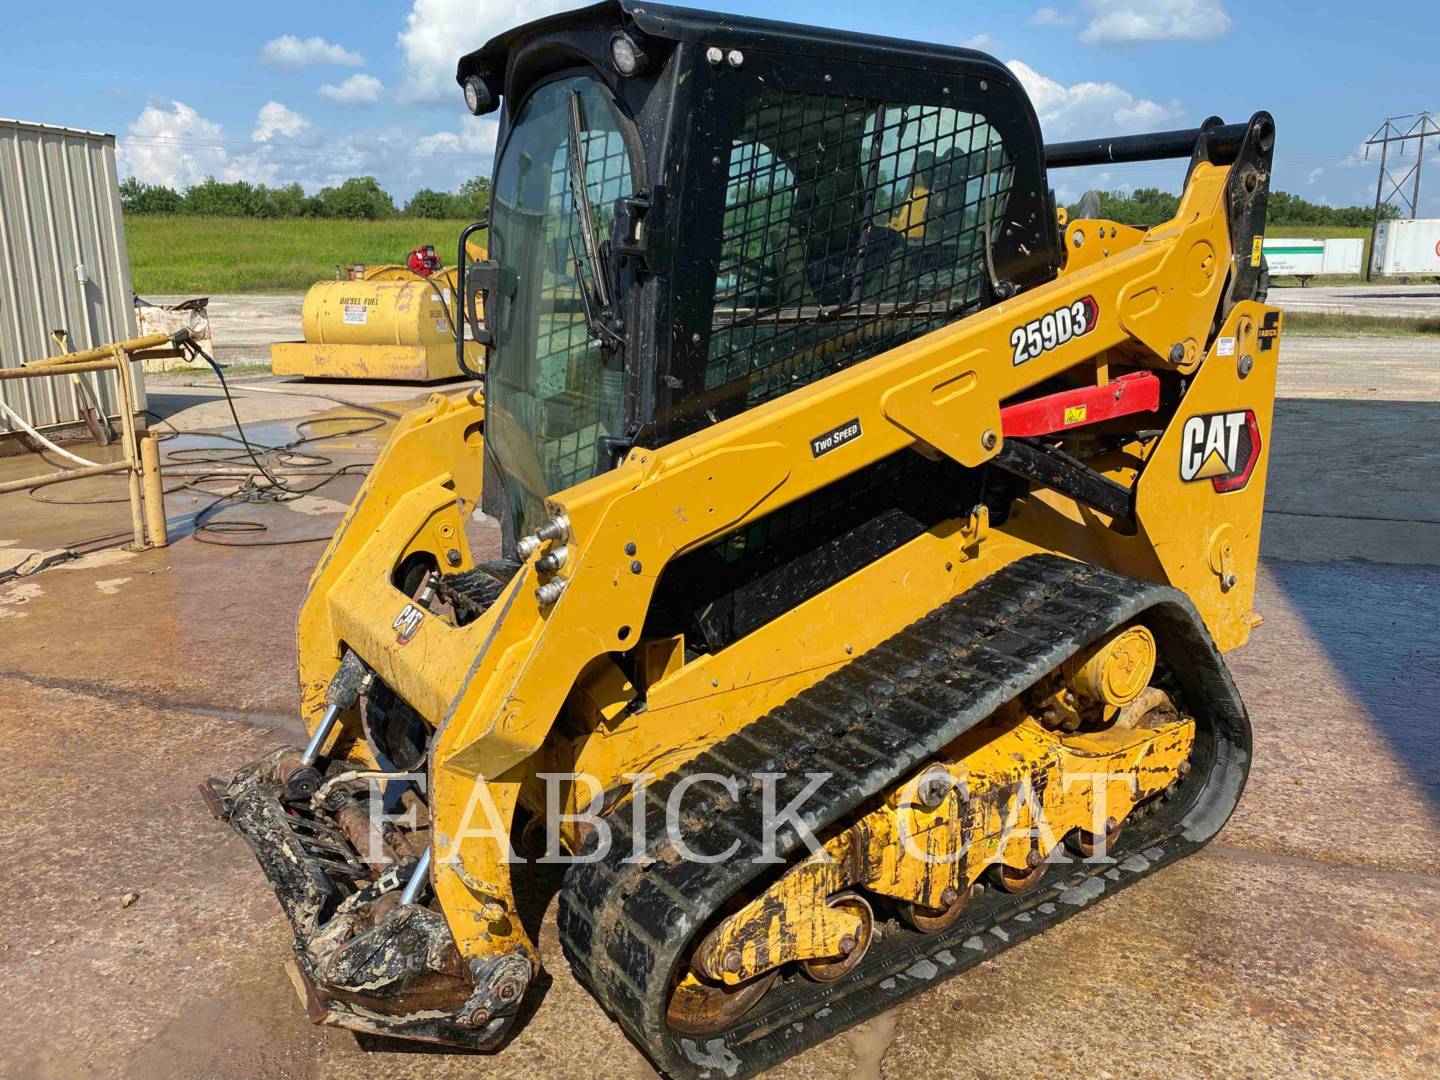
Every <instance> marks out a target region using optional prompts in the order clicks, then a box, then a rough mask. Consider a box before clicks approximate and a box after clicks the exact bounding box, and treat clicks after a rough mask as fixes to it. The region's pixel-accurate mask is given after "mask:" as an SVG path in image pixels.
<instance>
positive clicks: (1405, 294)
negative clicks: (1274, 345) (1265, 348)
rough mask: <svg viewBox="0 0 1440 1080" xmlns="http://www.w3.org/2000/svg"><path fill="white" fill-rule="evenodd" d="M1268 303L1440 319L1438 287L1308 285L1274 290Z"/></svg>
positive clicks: (1298, 308) (1288, 307)
mask: <svg viewBox="0 0 1440 1080" xmlns="http://www.w3.org/2000/svg"><path fill="white" fill-rule="evenodd" d="M1269 299H1270V303H1272V304H1274V305H1276V306H1277V307H1280V308H1283V309H1285V310H1286V311H1333V312H1340V313H1342V314H1346V315H1381V316H1388V317H1391V318H1420V319H1425V318H1437V317H1440V284H1437V283H1435V282H1433V281H1432V282H1427V283H1423V284H1415V285H1391V284H1388V283H1387V284H1380V285H1368V284H1367V285H1311V286H1309V287H1307V288H1303V289H1301V288H1295V287H1290V288H1273V289H1271V290H1270V297H1269Z"/></svg>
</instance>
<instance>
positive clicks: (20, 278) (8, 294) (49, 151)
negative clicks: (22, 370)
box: [0, 119, 145, 431]
mask: <svg viewBox="0 0 1440 1080" xmlns="http://www.w3.org/2000/svg"><path fill="white" fill-rule="evenodd" d="M82 265H83V266H84V267H85V268H86V276H87V277H88V279H89V280H88V281H86V282H81V280H80V272H79V271H78V270H77V267H79V266H82ZM55 329H63V330H65V331H67V332H68V334H69V342H70V348H71V349H72V350H75V349H88V348H91V347H93V346H95V345H103V344H105V343H106V342H109V341H123V340H124V339H126V338H130V337H134V336H135V309H134V306H133V301H132V299H131V293H130V258H129V255H128V254H127V253H126V250H125V226H124V223H123V221H122V219H121V215H120V191H119V187H118V183H117V179H116V175H115V136H113V135H100V134H97V133H95V132H92V131H77V130H75V129H73V128H62V127H51V126H49V125H46V124H30V123H25V122H23V121H19V120H4V119H0V366H4V367H7V368H8V367H19V366H20V365H21V364H22V363H24V362H25V361H26V360H29V359H34V358H38V357H42V356H51V355H54V354H55V353H56V352H58V351H59V350H57V349H56V348H55V346H54V345H53V344H52V343H51V341H50V331H51V330H55ZM131 367H132V369H133V370H134V375H135V379H136V385H137V390H138V394H137V401H139V402H140V403H141V405H142V407H143V404H144V401H145V398H144V386H143V376H142V374H141V372H140V370H139V365H138V364H134V365H131ZM81 378H85V379H89V380H94V381H92V382H91V386H92V387H93V388H95V389H96V390H97V392H98V394H99V397H100V401H101V404H102V405H103V406H104V408H105V411H106V413H107V414H109V415H112V416H113V415H115V410H116V404H115V400H116V399H115V385H114V380H115V377H114V376H113V375H112V374H110V373H109V372H106V373H104V374H91V375H83V376H81ZM0 393H3V395H4V399H5V403H6V404H7V405H9V406H10V407H11V408H12V409H14V410H15V411H16V412H18V413H19V414H20V415H21V416H23V417H24V418H25V419H26V420H27V421H29V422H30V423H31V424H32V425H34V426H35V427H37V428H44V427H52V426H54V425H57V424H69V423H74V422H75V421H78V420H79V419H80V417H81V413H80V407H79V403H78V402H77V395H78V393H79V391H78V390H77V389H76V387H75V386H74V385H73V384H72V382H71V380H70V379H68V378H54V379H14V380H9V381H4V382H0ZM9 426H11V425H9V424H8V423H6V420H5V418H4V416H3V415H0V431H3V430H4V429H5V428H8V427H9Z"/></svg>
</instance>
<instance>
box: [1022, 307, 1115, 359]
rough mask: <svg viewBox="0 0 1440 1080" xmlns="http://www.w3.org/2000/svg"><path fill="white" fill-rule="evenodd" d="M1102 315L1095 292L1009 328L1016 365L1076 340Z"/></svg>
mask: <svg viewBox="0 0 1440 1080" xmlns="http://www.w3.org/2000/svg"><path fill="white" fill-rule="evenodd" d="M1099 316H1100V305H1099V304H1097V303H1095V298H1094V297H1093V296H1085V297H1082V298H1081V299H1079V300H1076V301H1075V302H1074V303H1073V304H1066V305H1065V306H1064V307H1058V308H1056V309H1055V310H1054V311H1052V312H1050V313H1049V314H1047V315H1042V316H1040V318H1038V319H1031V320H1030V321H1029V322H1028V323H1025V324H1024V325H1023V326H1017V327H1015V329H1014V330H1011V331H1010V347H1011V348H1012V349H1014V350H1015V356H1014V363H1015V366H1016V367H1019V366H1020V365H1021V364H1023V363H1025V361H1027V360H1034V359H1035V358H1036V357H1037V356H1042V355H1043V354H1045V353H1047V352H1049V351H1050V350H1051V349H1055V348H1058V347H1059V346H1061V345H1064V344H1065V343H1066V342H1067V341H1074V340H1075V339H1076V338H1078V337H1082V336H1083V335H1085V334H1088V333H1089V332H1090V331H1091V330H1093V329H1095V323H1096V321H1097V320H1098V318H1099Z"/></svg>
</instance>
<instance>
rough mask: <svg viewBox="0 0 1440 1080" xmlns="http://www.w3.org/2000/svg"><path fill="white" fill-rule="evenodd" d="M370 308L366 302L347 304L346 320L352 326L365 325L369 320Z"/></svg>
mask: <svg viewBox="0 0 1440 1080" xmlns="http://www.w3.org/2000/svg"><path fill="white" fill-rule="evenodd" d="M369 316H370V310H369V308H367V307H366V306H365V305H364V304H346V305H345V317H344V319H345V322H347V323H349V324H351V325H352V326H364V325H365V323H366V322H368V321H369Z"/></svg>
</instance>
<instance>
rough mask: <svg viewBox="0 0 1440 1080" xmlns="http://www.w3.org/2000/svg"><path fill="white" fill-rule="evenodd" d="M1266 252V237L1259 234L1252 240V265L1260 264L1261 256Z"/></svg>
mask: <svg viewBox="0 0 1440 1080" xmlns="http://www.w3.org/2000/svg"><path fill="white" fill-rule="evenodd" d="M1264 254H1265V237H1263V236H1257V237H1255V239H1254V240H1252V241H1251V242H1250V265H1251V266H1259V265H1260V258H1261V256H1262V255H1264Z"/></svg>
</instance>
